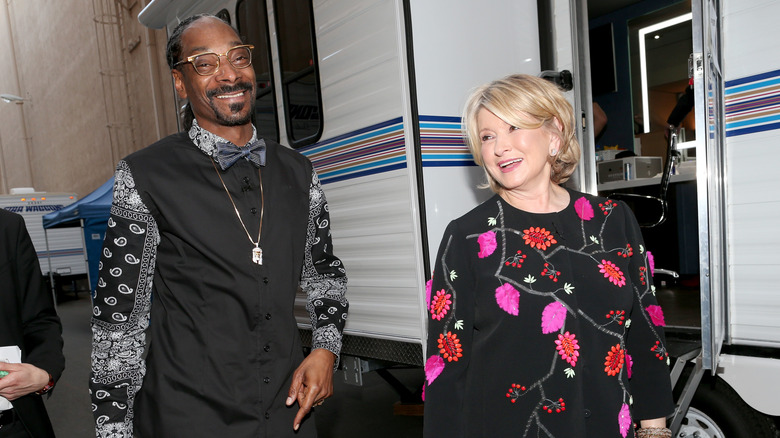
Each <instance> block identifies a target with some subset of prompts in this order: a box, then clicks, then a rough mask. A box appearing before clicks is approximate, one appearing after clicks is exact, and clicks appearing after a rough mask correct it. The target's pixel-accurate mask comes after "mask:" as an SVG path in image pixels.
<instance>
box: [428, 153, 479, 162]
mask: <svg viewBox="0 0 780 438" xmlns="http://www.w3.org/2000/svg"><path fill="white" fill-rule="evenodd" d="M422 159H423V161H426V160H432V161H437V159H440V160H471V154H469V153H465V154H423V155H422Z"/></svg>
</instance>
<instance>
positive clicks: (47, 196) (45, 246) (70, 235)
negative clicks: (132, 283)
mask: <svg viewBox="0 0 780 438" xmlns="http://www.w3.org/2000/svg"><path fill="white" fill-rule="evenodd" d="M76 200H78V197H77V196H76V194H75V193H47V192H36V191H35V190H33V189H31V188H21V189H11V194H9V195H0V208H4V209H6V210H8V211H11V212H14V213H18V214H20V215H21V216H22V217H23V218H24V223H25V226H26V227H27V232H29V233H30V238H31V239H32V242H33V246H34V247H35V252H36V253H37V254H38V261H39V263H40V265H41V275H44V276H47V277H49V278H50V280H53V278H54V276H55V275H56V276H57V277H58V278H59V277H70V276H79V275H86V274H87V259H86V251H85V249H84V233H83V231H82V228H81V227H66V228H55V229H50V230H44V229H43V222H42V218H43V216H44V215H46V214H48V213H51V212H54V211H58V210H60V209H62V208H63V207H66V206H68V205H70V204H71V203H73V202H75V201H76Z"/></svg>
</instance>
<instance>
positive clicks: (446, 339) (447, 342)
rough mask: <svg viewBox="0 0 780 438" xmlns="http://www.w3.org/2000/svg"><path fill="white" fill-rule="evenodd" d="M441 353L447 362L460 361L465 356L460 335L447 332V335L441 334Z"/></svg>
mask: <svg viewBox="0 0 780 438" xmlns="http://www.w3.org/2000/svg"><path fill="white" fill-rule="evenodd" d="M439 353H441V355H442V357H444V358H445V359H447V362H452V361H453V360H454V361H455V362H457V361H458V358H461V357H463V348H461V344H460V340H459V339H458V335H453V334H452V332H447V334H446V335H439Z"/></svg>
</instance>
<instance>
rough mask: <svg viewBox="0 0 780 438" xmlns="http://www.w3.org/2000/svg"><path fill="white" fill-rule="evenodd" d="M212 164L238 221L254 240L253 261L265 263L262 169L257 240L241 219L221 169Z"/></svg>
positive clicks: (258, 170) (260, 263)
mask: <svg viewBox="0 0 780 438" xmlns="http://www.w3.org/2000/svg"><path fill="white" fill-rule="evenodd" d="M211 165H212V166H214V171H216V172H217V176H218V177H219V182H221V183H222V188H223V189H225V193H227V195H228V199H230V203H231V204H233V211H235V212H236V217H238V221H239V222H241V227H242V228H243V229H244V232H245V233H246V237H247V238H248V239H249V241H250V242H252V245H254V246H255V247H254V248H252V261H253V262H254V263H257V264H258V265H262V264H263V250H262V248H260V233H261V232H262V231H263V214H264V213H265V199H264V198H263V178H262V175H260V169H257V176H258V177H259V178H260V229H259V230H257V241H254V240H252V236H251V235H250V234H249V230H247V229H246V225H244V221H243V220H242V219H241V213H239V212H238V207H236V203H235V202H233V197H232V196H230V191H228V189H227V186H226V185H225V181H224V180H222V175H220V174H219V170H218V169H217V165H216V164H214V161H213V160H212V161H211Z"/></svg>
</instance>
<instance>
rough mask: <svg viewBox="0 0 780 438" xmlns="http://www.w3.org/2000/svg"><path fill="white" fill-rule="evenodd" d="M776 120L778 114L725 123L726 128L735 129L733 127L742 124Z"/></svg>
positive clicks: (779, 117) (778, 117)
mask: <svg viewBox="0 0 780 438" xmlns="http://www.w3.org/2000/svg"><path fill="white" fill-rule="evenodd" d="M776 120H780V114H777V115H773V116H767V117H759V118H756V119H750V120H745V121H742V122H731V123H726V130H729V129H735V128H741V127H743V126H749V125H757V124H760V123H767V122H774V121H776Z"/></svg>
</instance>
